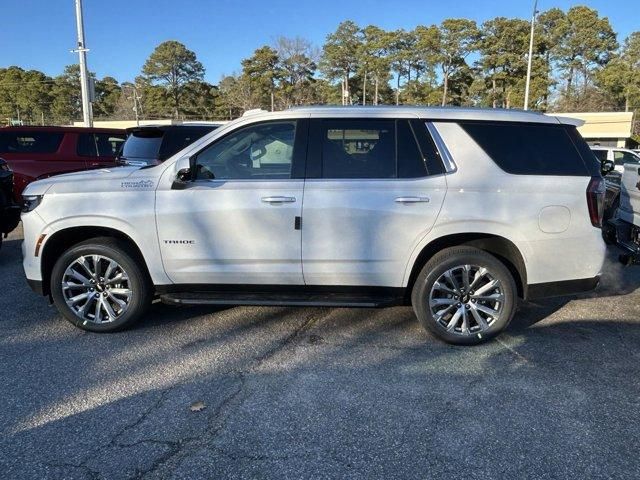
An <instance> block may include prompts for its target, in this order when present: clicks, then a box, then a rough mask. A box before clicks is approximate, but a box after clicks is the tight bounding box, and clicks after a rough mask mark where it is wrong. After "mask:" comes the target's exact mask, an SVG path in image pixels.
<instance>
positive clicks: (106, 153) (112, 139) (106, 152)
mask: <svg viewBox="0 0 640 480" xmlns="http://www.w3.org/2000/svg"><path fill="white" fill-rule="evenodd" d="M94 138H95V142H96V147H97V149H98V156H100V157H115V156H116V155H117V154H118V152H119V151H120V147H121V146H122V144H123V143H124V140H125V135H114V134H113V133H96V134H95V135H94Z"/></svg>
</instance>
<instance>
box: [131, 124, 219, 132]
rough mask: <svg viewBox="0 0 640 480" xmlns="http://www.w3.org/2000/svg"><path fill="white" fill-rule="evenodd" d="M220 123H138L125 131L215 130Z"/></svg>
mask: <svg viewBox="0 0 640 480" xmlns="http://www.w3.org/2000/svg"><path fill="white" fill-rule="evenodd" d="M221 125H222V124H221V123H218V124H216V123H195V122H194V123H187V124H180V125H167V124H159V125H140V126H139V127H130V128H127V132H140V131H144V130H161V131H167V130H181V129H191V130H193V129H202V130H205V129H206V130H215V129H216V128H218V127H220V126H221Z"/></svg>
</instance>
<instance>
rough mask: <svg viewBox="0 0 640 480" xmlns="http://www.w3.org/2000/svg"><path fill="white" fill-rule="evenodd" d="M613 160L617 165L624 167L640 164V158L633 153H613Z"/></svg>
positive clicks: (615, 151)
mask: <svg viewBox="0 0 640 480" xmlns="http://www.w3.org/2000/svg"><path fill="white" fill-rule="evenodd" d="M613 160H614V162H615V163H616V165H624V164H625V163H640V158H638V157H637V156H636V155H634V154H633V153H631V152H622V151H620V150H614V151H613Z"/></svg>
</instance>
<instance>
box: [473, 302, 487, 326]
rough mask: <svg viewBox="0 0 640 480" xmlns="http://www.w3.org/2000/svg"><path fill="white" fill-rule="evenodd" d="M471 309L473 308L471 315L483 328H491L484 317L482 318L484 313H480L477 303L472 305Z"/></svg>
mask: <svg viewBox="0 0 640 480" xmlns="http://www.w3.org/2000/svg"><path fill="white" fill-rule="evenodd" d="M470 310H471V315H472V316H473V318H474V320H475V321H476V323H477V324H478V326H479V327H480V328H481V329H482V330H485V329H487V328H489V324H488V323H487V321H486V320H485V319H484V318H482V315H480V314H479V313H478V310H477V309H476V306H475V305H471V308H470Z"/></svg>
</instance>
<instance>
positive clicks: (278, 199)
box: [262, 197, 296, 203]
mask: <svg viewBox="0 0 640 480" xmlns="http://www.w3.org/2000/svg"><path fill="white" fill-rule="evenodd" d="M262 201H263V202H264V203H293V202H295V201H296V197H262Z"/></svg>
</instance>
